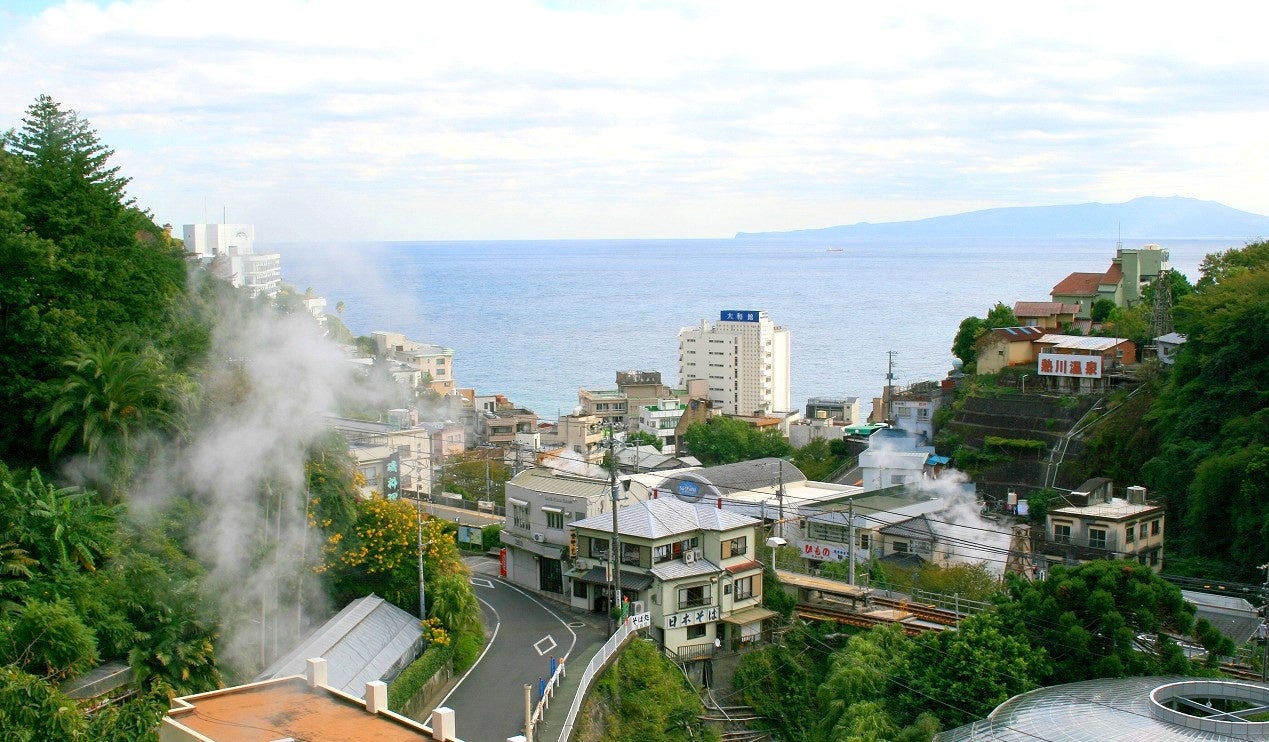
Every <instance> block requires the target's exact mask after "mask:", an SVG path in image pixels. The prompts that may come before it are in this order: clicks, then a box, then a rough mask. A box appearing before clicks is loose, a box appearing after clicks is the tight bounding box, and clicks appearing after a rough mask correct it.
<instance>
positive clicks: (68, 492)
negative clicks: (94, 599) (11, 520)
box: [4, 472, 120, 573]
mask: <svg viewBox="0 0 1269 742" xmlns="http://www.w3.org/2000/svg"><path fill="white" fill-rule="evenodd" d="M4 487H5V489H6V490H7V492H6V498H5V499H6V500H12V499H13V496H14V495H15V494H19V493H17V491H16V488H14V487H13V485H12V484H10V483H5V484H4ZM20 495H21V498H22V500H23V502H25V503H26V506H25V517H24V518H23V519H22V522H21V523H20V524H19V527H20V533H17V534H15V535H17V536H18V537H19V541H18V544H17V545H18V546H20V547H22V548H23V549H26V550H28V552H29V554H31V555H33V556H35V557H36V558H37V559H38V561H39V563H40V564H41V565H43V568H44V570H45V571H46V572H49V573H52V572H55V571H57V570H58V569H64V568H68V567H72V568H78V569H83V570H86V571H89V572H91V571H93V570H95V569H97V565H98V564H99V563H100V562H101V560H102V559H103V558H104V557H106V556H108V555H109V554H111V553H112V552H113V551H114V550H115V545H116V532H115V524H116V522H117V518H118V517H119V510H120V508H119V506H110V505H103V504H102V503H100V502H98V501H97V500H96V498H94V497H93V495H92V494H90V493H88V492H84V491H82V490H79V489H77V488H73V487H56V486H54V485H52V484H49V483H45V482H44V480H43V479H42V478H41V477H40V474H39V472H32V473H31V477H30V479H29V480H27V483H26V487H25V488H24V491H23V492H21V493H20Z"/></svg>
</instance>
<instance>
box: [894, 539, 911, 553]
mask: <svg viewBox="0 0 1269 742" xmlns="http://www.w3.org/2000/svg"><path fill="white" fill-rule="evenodd" d="M894 553H896V554H907V553H908V542H907V541H896V542H894Z"/></svg>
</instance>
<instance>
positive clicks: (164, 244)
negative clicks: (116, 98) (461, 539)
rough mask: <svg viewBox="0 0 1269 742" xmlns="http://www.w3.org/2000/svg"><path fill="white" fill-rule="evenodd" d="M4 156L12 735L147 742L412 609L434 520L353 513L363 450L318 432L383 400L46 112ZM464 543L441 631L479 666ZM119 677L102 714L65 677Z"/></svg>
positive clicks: (311, 332) (429, 561) (442, 572)
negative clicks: (375, 613)
mask: <svg viewBox="0 0 1269 742" xmlns="http://www.w3.org/2000/svg"><path fill="white" fill-rule="evenodd" d="M0 145H2V146H0V263H2V264H3V265H4V270H3V272H2V273H0V367H2V368H4V370H5V373H4V374H2V375H0V409H3V410H4V412H5V414H4V415H0V730H3V735H2V736H3V737H4V739H5V740H46V739H47V740H99V739H111V740H114V739H120V740H123V739H126V740H155V739H157V738H158V722H159V719H160V718H161V716H162V714H163V713H164V712H165V711H166V710H167V709H168V707H169V705H170V700H171V698H172V697H173V696H176V695H185V694H189V693H195V692H201V691H206V690H212V689H215V688H217V687H220V686H221V685H222V684H224V683H226V682H236V681H241V680H244V679H250V678H252V677H254V676H255V674H256V673H258V672H259V671H260V670H262V669H263V668H264V666H266V665H267V664H268V663H269V662H270V661H272V659H273V658H275V657H276V656H278V655H279V654H280V653H282V652H284V651H287V650H289V649H290V647H289V646H287V643H289V642H291V641H294V640H295V638H296V637H299V636H302V635H303V634H304V633H305V632H306V631H307V630H309V629H311V628H312V627H313V626H314V625H315V624H316V623H319V622H321V621H324V620H325V619H326V618H327V617H328V616H329V615H330V614H331V612H332V606H333V607H335V608H338V607H342V606H343V605H344V604H345V603H346V602H347V601H349V600H351V599H354V598H358V597H362V596H365V595H367V594H370V593H371V592H376V593H378V594H380V595H382V596H384V597H385V598H386V599H388V600H390V601H392V602H394V603H396V604H397V605H399V606H401V607H402V608H405V609H406V610H410V611H416V610H417V609H418V600H419V588H418V583H419V579H418V578H419V575H418V557H419V554H418V548H417V530H418V524H417V515H416V511H415V510H414V508H413V507H411V506H410V505H409V504H408V503H405V502H385V501H383V500H368V501H358V500H357V499H356V498H354V496H353V494H354V492H356V491H357V485H358V482H357V476H358V475H357V473H356V470H355V468H354V466H353V463H352V460H351V457H350V455H349V454H348V448H347V442H346V441H345V440H343V439H342V438H341V437H339V436H334V435H332V434H329V433H327V432H326V431H325V429H324V428H323V427H322V426H321V425H320V424H312V423H308V422H307V421H309V420H311V419H317V413H319V412H325V411H326V405H327V404H329V405H331V406H332V407H333V406H335V405H336V404H338V402H339V398H338V397H337V396H334V395H331V396H329V397H323V396H321V395H322V394H323V393H324V390H326V389H328V388H332V387H334V388H341V389H345V390H347V391H348V392H349V393H350V394H353V393H357V394H362V396H363V397H364V398H365V399H371V398H372V394H371V392H372V391H373V390H371V389H363V388H361V385H360V384H359V383H358V382H357V380H356V379H348V380H346V381H347V382H348V383H344V384H337V383H333V382H332V380H331V379H329V378H328V379H321V378H319V377H317V376H315V375H314V374H316V373H318V372H319V371H320V370H321V369H324V368H333V369H339V368H342V367H343V366H344V365H347V364H342V363H341V362H340V359H341V356H340V355H339V354H338V352H337V351H336V350H335V349H334V348H333V346H329V344H328V343H326V342H325V340H324V339H323V338H322V337H321V335H320V333H319V332H318V331H317V329H316V323H315V322H313V321H312V318H310V317H308V316H307V315H297V314H288V313H287V308H286V307H285V306H279V305H276V304H274V303H271V302H269V301H267V300H266V299H263V298H260V299H253V298H251V297H250V296H249V295H248V294H246V293H244V292H243V291H241V290H237V289H234V288H232V287H231V286H230V285H229V284H228V283H227V282H224V281H221V280H219V279H216V278H214V277H213V276H211V275H209V274H208V273H207V271H206V270H204V268H203V266H202V265H201V264H200V263H198V261H196V260H190V259H188V258H187V256H186V253H185V250H184V247H183V245H182V244H181V243H180V242H179V241H177V240H174V239H172V238H171V237H170V235H169V233H168V230H167V229H165V228H163V227H160V226H158V225H156V224H154V222H153V221H152V220H151V218H150V215H149V214H148V213H147V212H145V211H144V210H143V209H141V208H140V207H138V206H137V205H135V204H134V203H133V201H132V200H131V199H129V198H128V197H127V195H126V193H125V187H126V185H127V183H128V180H127V179H126V178H124V177H122V176H121V175H120V174H119V173H118V169H117V168H114V167H112V166H110V164H109V159H110V157H111V154H112V152H111V151H110V150H109V149H108V148H107V147H105V146H104V145H103V144H101V143H100V142H99V141H98V140H97V136H96V133H95V132H94V131H93V130H92V129H91V128H90V127H89V126H88V124H87V123H86V122H85V121H83V120H81V119H80V118H79V117H78V116H77V115H76V114H75V113H74V112H73V111H69V110H65V109H63V108H62V107H61V106H60V105H58V104H57V103H56V102H54V101H53V100H51V99H50V98H48V97H41V98H39V99H38V100H37V101H36V102H35V103H34V104H33V105H32V106H31V107H30V108H29V109H28V110H27V114H26V117H25V118H24V119H23V121H22V126H21V127H20V128H18V129H16V130H12V131H10V132H8V133H7V134H5V135H4V137H3V139H2V140H0ZM244 339H254V340H255V342H254V343H245V342H243V340H244ZM328 346H329V347H328ZM314 359H317V361H314ZM332 378H333V377H332ZM335 381H339V382H342V381H345V379H343V378H342V377H340V378H338V379H335ZM365 383H366V384H370V383H371V382H365ZM328 400H329V401H328ZM287 402H289V403H290V404H289V405H288V404H285V403H287ZM453 530H454V525H453V524H444V523H441V522H439V521H431V520H429V521H428V522H427V523H426V525H425V528H424V535H425V538H426V539H427V542H426V543H427V548H426V549H425V550H424V552H425V553H424V555H423V557H424V570H425V573H426V579H427V584H428V587H429V589H428V598H429V600H428V614H429V618H428V621H427V622H426V625H425V635H426V637H427V638H428V639H429V640H430V641H432V642H433V644H435V645H439V646H444V647H446V648H447V650H446V651H447V653H448V654H452V657H453V660H454V664H455V666H456V667H460V668H461V667H463V666H465V665H469V664H470V663H471V662H472V661H473V660H474V658H475V657H476V656H477V655H478V653H479V650H480V646H481V643H482V641H483V627H482V626H481V615H480V609H479V605H478V603H477V601H476V599H475V596H474V594H473V592H472V589H471V586H470V584H469V581H468V579H467V577H468V575H467V571H466V568H465V567H464V565H463V563H462V561H461V559H460V558H459V556H458V552H457V549H456V548H455V545H454V539H453ZM105 662H117V663H121V664H123V665H125V666H126V667H127V668H129V669H130V670H131V678H130V679H131V685H132V689H133V690H134V691H135V693H133V694H132V695H131V696H130V697H129V698H127V699H126V700H119V701H117V702H115V703H113V704H112V705H109V706H108V707H106V708H104V709H101V710H97V711H95V712H93V713H89V709H88V708H87V707H81V706H80V705H79V704H78V703H77V702H76V701H74V700H72V699H70V698H69V697H67V696H66V695H65V694H64V693H63V690H62V688H63V683H65V682H66V681H69V680H73V679H76V678H79V677H82V676H83V675H84V674H85V673H86V672H88V671H90V670H92V669H93V668H96V667H97V666H99V665H101V664H102V663H105Z"/></svg>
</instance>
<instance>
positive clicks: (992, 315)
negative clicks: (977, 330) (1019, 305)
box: [985, 302, 1018, 329]
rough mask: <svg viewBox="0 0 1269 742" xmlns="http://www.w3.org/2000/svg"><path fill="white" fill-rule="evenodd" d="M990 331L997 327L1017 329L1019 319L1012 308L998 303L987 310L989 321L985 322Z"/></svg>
mask: <svg viewBox="0 0 1269 742" xmlns="http://www.w3.org/2000/svg"><path fill="white" fill-rule="evenodd" d="M985 322H986V325H987V327H988V329H991V328H996V327H1017V326H1018V317H1017V315H1015V314H1014V313H1013V308H1012V307H1007V306H1005V305H1004V303H1002V302H996V305H995V306H993V307H992V308H991V309H989V310H987V319H986V320H985Z"/></svg>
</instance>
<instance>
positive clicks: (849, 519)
mask: <svg viewBox="0 0 1269 742" xmlns="http://www.w3.org/2000/svg"><path fill="white" fill-rule="evenodd" d="M846 532H847V536H846V543H848V544H850V553H849V554H848V555H847V559H850V577H849V580H848V581H849V582H850V584H852V585H854V584H855V501H854V500H851V501H850V502H849V503H847V505H846Z"/></svg>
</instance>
